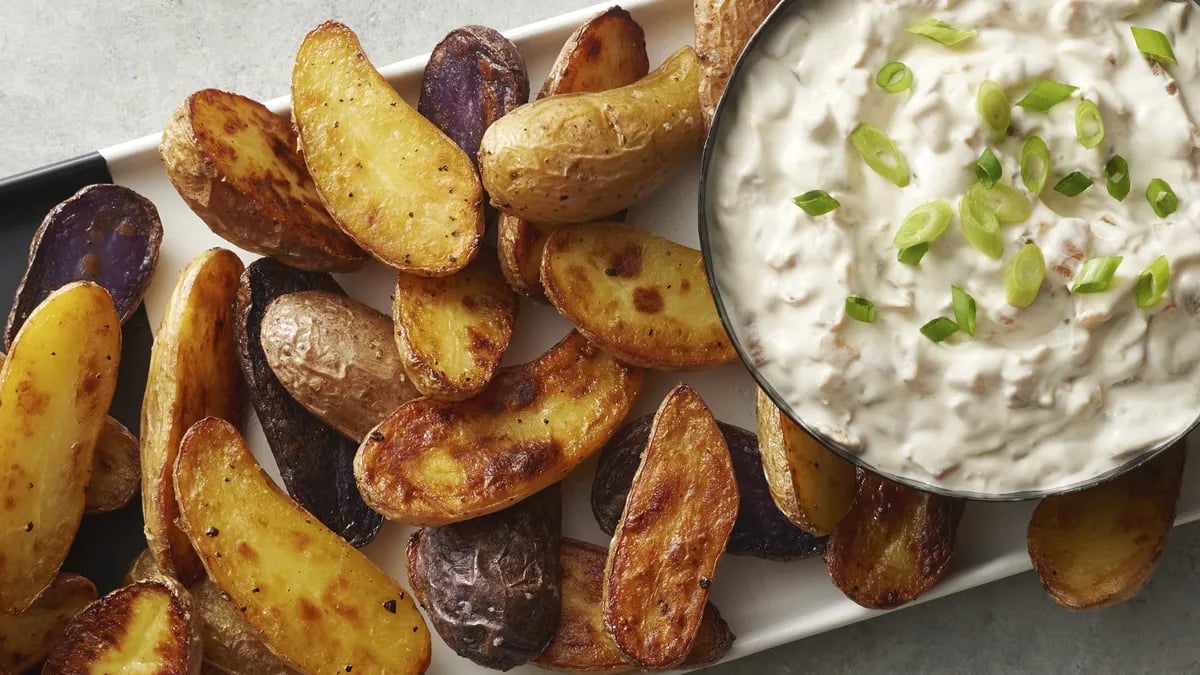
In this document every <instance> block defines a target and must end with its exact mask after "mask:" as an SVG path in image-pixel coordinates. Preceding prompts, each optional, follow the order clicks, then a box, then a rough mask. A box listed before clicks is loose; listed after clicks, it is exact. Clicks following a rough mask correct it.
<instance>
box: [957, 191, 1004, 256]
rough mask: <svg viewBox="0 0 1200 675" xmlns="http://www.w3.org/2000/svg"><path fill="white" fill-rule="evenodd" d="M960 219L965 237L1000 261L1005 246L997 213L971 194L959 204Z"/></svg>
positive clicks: (985, 253) (984, 252)
mask: <svg viewBox="0 0 1200 675" xmlns="http://www.w3.org/2000/svg"><path fill="white" fill-rule="evenodd" d="M958 219H959V221H960V222H961V223H962V229H963V236H965V237H966V238H967V241H969V242H971V245H973V246H974V247H975V248H977V249H979V250H980V252H982V253H983V254H984V255H986V256H987V257H989V258H995V259H997V260H999V259H1000V256H1001V254H1003V252H1004V244H1003V243H1002V242H1001V241H1000V221H999V220H997V219H996V212H995V211H993V210H991V209H990V208H988V206H987V204H984V203H983V202H981V201H979V200H978V199H975V198H974V197H972V196H971V195H970V194H968V195H967V196H965V197H963V198H962V199H961V200H959V202H958Z"/></svg>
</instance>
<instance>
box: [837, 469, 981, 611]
mask: <svg viewBox="0 0 1200 675" xmlns="http://www.w3.org/2000/svg"><path fill="white" fill-rule="evenodd" d="M962 511H963V502H961V501H959V500H955V499H949V498H947V497H941V496H938V495H934V494H931V493H928V492H921V491H919V490H914V489H912V488H910V487H905V486H903V485H900V484H899V483H895V482H893V481H890V480H887V479H886V478H881V477H879V476H877V475H875V474H873V473H867V472H862V473H861V476H860V479H859V483H858V491H857V494H856V495H855V497H854V502H853V503H852V504H851V506H850V511H849V512H847V513H846V516H845V517H844V518H842V520H841V521H840V522H839V523H838V524H837V527H835V528H834V530H833V534H832V536H830V538H829V548H828V549H826V551H825V563H826V565H827V566H828V567H829V576H830V577H831V578H832V579H833V585H834V586H837V587H838V588H839V589H840V590H841V591H842V592H843V593H845V594H846V597H848V598H850V599H851V600H853V601H854V602H857V603H858V604H860V605H862V606H863V607H868V608H870V609H890V608H892V607H899V606H900V605H903V604H905V603H907V602H911V601H912V600H914V599H916V598H917V596H919V595H921V594H922V593H924V592H925V591H927V590H929V589H930V588H932V587H933V585H934V584H936V583H937V582H938V581H940V580H941V578H942V576H943V575H945V573H946V568H947V566H948V564H949V562H950V555H951V554H952V553H953V552H954V538H955V535H956V534H957V532H958V521H959V519H960V517H961V516H962Z"/></svg>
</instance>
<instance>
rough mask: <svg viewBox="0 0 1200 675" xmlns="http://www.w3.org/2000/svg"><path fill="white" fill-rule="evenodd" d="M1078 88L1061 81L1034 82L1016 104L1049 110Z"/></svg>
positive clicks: (1028, 107) (1044, 110) (1033, 109)
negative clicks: (1031, 87) (1030, 88)
mask: <svg viewBox="0 0 1200 675" xmlns="http://www.w3.org/2000/svg"><path fill="white" fill-rule="evenodd" d="M1078 89H1079V87H1072V86H1071V85H1069V84H1063V83H1062V82H1055V81H1054V80H1042V81H1040V82H1038V83H1037V84H1035V85H1034V86H1033V89H1032V90H1031V91H1030V92H1029V93H1028V94H1025V98H1022V99H1021V100H1020V101H1017V105H1019V106H1021V107H1022V108H1024V109H1026V110H1032V111H1034V112H1049V111H1050V109H1051V108H1053V107H1054V106H1056V105H1058V104H1059V103H1062V102H1063V101H1065V100H1067V97H1069V96H1070V95H1071V94H1074V93H1075V92H1076V90H1078Z"/></svg>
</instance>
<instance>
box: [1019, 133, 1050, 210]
mask: <svg viewBox="0 0 1200 675" xmlns="http://www.w3.org/2000/svg"><path fill="white" fill-rule="evenodd" d="M1049 177H1050V148H1047V147H1046V141H1043V140H1042V139H1041V138H1038V137H1037V136H1030V137H1029V138H1027V139H1025V145H1023V146H1021V182H1022V183H1024V184H1025V187H1026V188H1027V189H1028V190H1029V191H1030V192H1032V193H1033V195H1034V196H1035V197H1036V196H1038V195H1040V194H1042V190H1044V189H1046V179H1047V178H1049Z"/></svg>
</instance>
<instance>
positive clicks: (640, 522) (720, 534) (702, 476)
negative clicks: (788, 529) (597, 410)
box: [603, 384, 738, 670]
mask: <svg viewBox="0 0 1200 675" xmlns="http://www.w3.org/2000/svg"><path fill="white" fill-rule="evenodd" d="M737 513H738V489H737V478H736V476H735V475H734V473H733V463H732V461H731V460H730V458H729V447H728V445H726V443H725V437H724V436H723V435H722V434H721V429H720V427H718V426H717V421H716V420H715V419H713V416H712V413H711V412H709V410H708V406H706V405H705V404H704V401H703V400H702V399H701V398H700V396H699V395H698V394H697V393H696V392H695V391H694V390H693V389H692V388H691V387H689V386H687V385H686V384H681V385H679V386H677V387H675V388H674V389H673V390H671V393H669V394H667V397H666V399H664V400H663V403H662V405H661V406H660V407H659V409H658V413H656V414H655V416H654V425H653V427H652V428H651V430H650V440H649V442H648V443H647V445H646V451H645V452H644V453H643V454H642V463H641V465H640V466H638V471H637V474H636V475H635V476H634V478H633V486H632V488H630V491H629V500H628V501H627V502H626V504H625V510H624V512H623V513H622V515H621V522H620V523H618V524H617V531H616V532H614V533H613V538H612V543H611V544H610V545H609V547H608V562H607V563H606V564H605V567H604V600H603V606H604V627H605V629H606V630H607V631H608V633H609V635H611V636H612V637H613V639H614V640H615V641H616V643H617V647H618V648H619V649H620V650H621V653H623V654H624V655H625V656H626V657H627V658H629V659H630V660H632V661H633V662H634V663H636V664H637V665H639V666H641V667H642V668H647V669H651V670H664V669H667V668H670V667H672V666H676V665H678V664H680V663H681V662H682V661H683V660H684V658H686V657H687V655H688V653H689V652H690V651H691V649H692V645H693V643H694V642H695V640H696V635H697V633H698V631H699V629H700V619H701V617H702V616H703V614H704V607H705V604H706V602H707V600H708V589H709V587H710V586H711V585H712V579H713V576H714V575H715V573H716V571H717V561H718V560H719V559H720V557H721V553H722V552H723V551H724V550H725V545H726V543H727V542H728V540H729V534H730V533H731V532H732V531H733V524H734V521H735V520H736V519H737Z"/></svg>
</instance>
